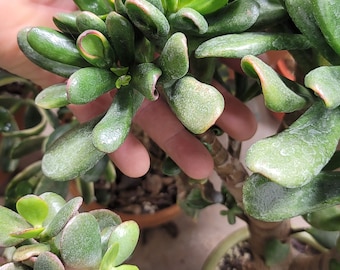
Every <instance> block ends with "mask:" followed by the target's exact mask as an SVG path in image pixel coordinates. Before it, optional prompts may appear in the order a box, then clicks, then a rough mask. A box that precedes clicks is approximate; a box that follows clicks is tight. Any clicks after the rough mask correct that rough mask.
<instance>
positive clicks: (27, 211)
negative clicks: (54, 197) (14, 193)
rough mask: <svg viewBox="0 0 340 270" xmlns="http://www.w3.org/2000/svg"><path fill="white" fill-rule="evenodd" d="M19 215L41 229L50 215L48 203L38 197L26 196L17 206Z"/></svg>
mask: <svg viewBox="0 0 340 270" xmlns="http://www.w3.org/2000/svg"><path fill="white" fill-rule="evenodd" d="M16 207H17V211H18V213H19V214H20V215H21V216H22V217H23V218H25V219H26V220H27V221H28V222H29V223H31V224H32V225H33V226H34V227H41V226H42V224H43V222H44V220H45V218H46V217H47V214H48V205H47V203H46V202H45V201H44V200H43V199H42V198H40V197H39V196H36V195H26V196H24V197H22V198H20V199H19V200H18V201H17V204H16Z"/></svg>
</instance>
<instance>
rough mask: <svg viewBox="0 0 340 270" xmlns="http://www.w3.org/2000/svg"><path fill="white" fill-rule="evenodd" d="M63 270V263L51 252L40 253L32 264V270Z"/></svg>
mask: <svg viewBox="0 0 340 270" xmlns="http://www.w3.org/2000/svg"><path fill="white" fill-rule="evenodd" d="M41 269H49V270H65V267H64V265H63V263H62V262H61V261H60V259H59V258H58V256H57V255H55V254H54V253H52V252H43V253H41V254H40V255H39V256H38V257H37V259H36V261H35V262H34V267H33V270H41Z"/></svg>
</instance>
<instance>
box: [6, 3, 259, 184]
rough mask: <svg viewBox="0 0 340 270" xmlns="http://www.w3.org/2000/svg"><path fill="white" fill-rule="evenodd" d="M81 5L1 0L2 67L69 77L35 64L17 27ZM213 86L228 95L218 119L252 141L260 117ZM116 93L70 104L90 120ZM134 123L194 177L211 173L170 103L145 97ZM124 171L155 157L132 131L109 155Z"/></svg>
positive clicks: (47, 78)
mask: <svg viewBox="0 0 340 270" xmlns="http://www.w3.org/2000/svg"><path fill="white" fill-rule="evenodd" d="M75 8H76V7H75V5H74V4H73V2H72V1H71V0H11V1H0V13H1V24H0V44H1V47H0V67H1V68H4V69H6V70H8V71H10V72H12V73H14V74H17V75H20V76H22V77H25V78H28V79H30V80H32V81H33V82H35V83H37V84H38V85H40V86H42V87H47V86H49V85H52V84H54V83H57V82H62V81H65V78H61V77H58V76H56V75H53V74H51V73H49V72H47V71H44V70H42V69H40V68H39V67H37V66H36V65H34V64H33V63H31V62H30V61H29V60H28V59H27V58H26V57H25V56H24V55H23V54H22V52H21V51H20V50H19V48H18V46H17V41H16V35H17V33H18V31H19V30H20V29H22V28H24V27H27V26H50V27H54V25H53V21H52V16H53V15H54V14H56V13H57V12H67V11H71V10H74V9H75ZM213 85H214V86H215V87H216V88H217V89H218V90H220V91H221V93H222V94H223V95H224V97H225V103H226V106H225V110H224V112H223V113H222V115H221V116H220V118H219V119H218V120H217V121H216V124H217V125H218V126H219V127H220V128H222V129H223V130H224V131H225V132H226V133H228V134H229V135H230V136H231V137H233V138H235V139H237V140H247V139H249V138H251V137H252V136H253V135H254V133H255V131H256V126H257V125H256V121H255V118H254V116H253V115H252V113H251V112H250V110H249V109H248V108H247V107H246V106H245V105H244V104H243V103H242V102H240V101H239V100H237V99H236V98H234V97H233V96H231V95H230V94H229V93H228V92H227V91H225V89H223V87H222V86H221V85H219V84H218V83H216V82H214V83H213ZM111 99H112V96H111V95H110V94H106V95H104V96H102V97H100V98H99V99H97V100H95V101H94V102H92V103H91V104H86V105H81V106H75V105H72V106H70V108H71V109H72V111H73V112H74V114H75V115H76V117H77V118H78V120H79V121H81V122H85V121H87V120H89V119H91V118H93V117H95V116H96V115H98V114H99V113H101V112H104V111H105V110H106V108H107V107H108V106H109V105H110V102H111ZM134 122H135V123H136V124H138V125H140V126H141V127H142V128H143V129H144V130H145V131H146V132H147V133H148V134H149V135H150V137H151V138H152V139H153V140H154V141H155V142H156V143H157V144H158V145H159V146H160V147H161V148H162V149H163V150H165V151H166V152H167V154H168V155H169V156H170V157H171V158H172V159H173V160H174V161H175V162H176V163H177V164H178V165H179V166H180V167H181V168H182V170H183V171H184V172H185V173H186V174H187V175H189V176H190V177H192V178H195V179H203V178H207V177H209V176H210V175H211V173H212V171H213V160H212V158H211V156H210V154H209V152H208V151H207V149H206V148H205V147H204V146H203V145H202V143H201V142H200V141H199V140H198V139H197V138H195V136H194V135H192V134H190V133H189V132H188V131H187V130H186V129H185V128H184V127H183V125H182V124H181V123H180V122H179V121H178V120H177V118H176V117H175V115H174V114H173V113H172V112H171V110H170V108H169V107H168V106H167V105H166V103H165V102H164V101H163V100H162V99H159V100H157V101H156V102H150V101H145V102H144V103H143V104H142V106H141V108H140V109H139V111H138V112H137V114H136V116H135V118H134ZM109 155H110V158H111V160H112V161H113V162H114V163H115V165H116V166H117V167H119V169H120V170H121V171H122V172H124V173H125V174H127V175H129V176H131V177H138V176H141V175H143V174H145V173H146V172H147V170H148V169H149V166H150V159H149V155H148V152H147V150H146V149H145V148H144V147H143V146H142V144H141V143H140V142H139V141H138V140H137V139H136V138H135V137H134V136H133V135H132V134H129V135H128V137H127V139H126V141H125V142H124V143H123V145H122V146H121V147H120V148H119V149H117V150H116V151H115V152H113V153H111V154H109Z"/></svg>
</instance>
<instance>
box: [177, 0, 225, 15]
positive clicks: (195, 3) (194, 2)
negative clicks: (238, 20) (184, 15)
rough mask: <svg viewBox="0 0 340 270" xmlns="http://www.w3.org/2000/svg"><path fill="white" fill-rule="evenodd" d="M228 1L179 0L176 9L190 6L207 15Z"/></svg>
mask: <svg viewBox="0 0 340 270" xmlns="http://www.w3.org/2000/svg"><path fill="white" fill-rule="evenodd" d="M227 3H228V0H211V1H205V0H179V1H178V9H181V8H184V7H185V8H192V9H194V10H196V11H198V12H199V13H201V14H202V15H207V14H209V13H213V12H215V11H216V10H219V9H220V8H222V7H223V6H225V5H226V4H227Z"/></svg>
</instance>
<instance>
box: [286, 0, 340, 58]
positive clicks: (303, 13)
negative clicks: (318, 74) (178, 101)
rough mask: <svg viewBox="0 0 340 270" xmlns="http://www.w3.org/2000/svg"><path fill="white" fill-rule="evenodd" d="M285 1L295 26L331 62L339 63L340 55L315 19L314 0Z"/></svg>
mask: <svg viewBox="0 0 340 270" xmlns="http://www.w3.org/2000/svg"><path fill="white" fill-rule="evenodd" d="M284 3H285V6H286V10H287V12H288V14H289V16H290V17H291V19H292V20H293V22H294V24H295V26H296V27H297V28H298V29H299V30H300V32H301V33H302V34H303V35H304V36H305V37H306V38H307V39H308V40H309V41H310V43H311V44H312V45H313V47H315V48H316V49H317V50H318V51H319V52H320V53H321V54H322V55H323V56H324V57H325V58H326V59H327V60H328V61H329V62H330V63H333V64H339V63H340V57H339V56H338V55H337V54H336V53H335V52H334V50H333V49H332V48H331V47H330V46H329V45H328V43H327V42H326V39H325V37H324V35H323V34H322V32H321V30H320V28H319V26H318V24H317V21H316V20H315V17H314V14H313V13H314V12H313V1H305V0H285V1H284ZM324 3H325V2H324ZM327 3H328V1H327ZM327 3H325V5H327ZM334 20H335V18H334Z"/></svg>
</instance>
